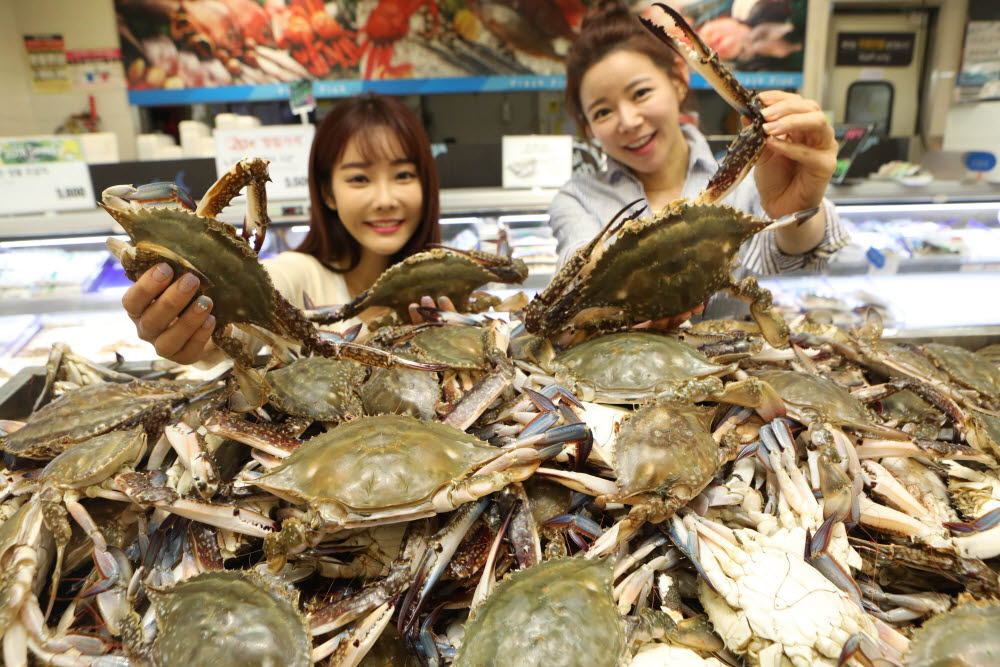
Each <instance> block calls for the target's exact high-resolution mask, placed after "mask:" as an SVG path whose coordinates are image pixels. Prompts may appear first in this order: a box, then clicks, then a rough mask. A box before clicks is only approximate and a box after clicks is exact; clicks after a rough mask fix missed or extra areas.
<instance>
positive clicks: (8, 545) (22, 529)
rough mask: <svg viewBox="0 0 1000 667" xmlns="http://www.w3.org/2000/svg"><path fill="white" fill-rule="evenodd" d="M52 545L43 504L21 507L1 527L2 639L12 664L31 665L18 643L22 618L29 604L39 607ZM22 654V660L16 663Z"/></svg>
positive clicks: (0, 620)
mask: <svg viewBox="0 0 1000 667" xmlns="http://www.w3.org/2000/svg"><path fill="white" fill-rule="evenodd" d="M52 546H53V539H52V535H51V533H50V532H49V530H48V528H47V527H46V526H45V522H44V520H43V518H42V506H41V504H40V503H25V504H23V505H21V507H20V508H19V509H18V510H17V511H16V512H15V513H14V514H13V515H11V516H10V518H8V519H7V520H6V521H4V522H3V523H2V524H0V558H2V559H3V563H4V567H3V570H2V573H0V638H2V639H3V655H4V658H5V660H7V661H10V664H25V665H26V664H28V663H27V657H26V654H27V648H26V646H25V645H24V641H23V636H22V639H21V641H20V642H18V634H21V635H23V634H24V632H25V628H24V627H23V624H22V621H21V619H20V618H19V616H20V613H21V610H22V608H23V607H25V606H26V605H32V604H34V605H36V606H37V604H38V600H37V599H36V598H35V595H36V594H37V593H38V592H39V591H40V589H41V586H42V582H43V580H44V572H45V571H46V569H47V567H48V565H49V564H50V563H51V560H50V559H51V557H52V555H53V548H52ZM39 615H41V612H39ZM19 631H20V632H19ZM19 654H20V655H21V656H22V659H21V660H16V656H18V655H19Z"/></svg>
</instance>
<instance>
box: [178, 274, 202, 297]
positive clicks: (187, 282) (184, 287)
mask: <svg viewBox="0 0 1000 667" xmlns="http://www.w3.org/2000/svg"><path fill="white" fill-rule="evenodd" d="M197 287H198V279H197V278H195V277H194V274H191V273H185V274H184V276H183V277H182V278H181V291H182V292H184V293H185V294H190V293H191V292H193V291H195V289H196V288H197Z"/></svg>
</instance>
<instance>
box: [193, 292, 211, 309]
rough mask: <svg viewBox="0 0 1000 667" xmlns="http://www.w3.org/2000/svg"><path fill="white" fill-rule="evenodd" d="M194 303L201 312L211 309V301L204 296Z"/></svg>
mask: <svg viewBox="0 0 1000 667" xmlns="http://www.w3.org/2000/svg"><path fill="white" fill-rule="evenodd" d="M194 303H195V305H196V306H197V307H198V308H200V309H201V310H208V309H209V308H211V307H212V300H211V299H209V298H208V297H207V296H205V295H204V294H202V295H201V296H199V297H198V298H197V299H195V301H194Z"/></svg>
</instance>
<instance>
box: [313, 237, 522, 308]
mask: <svg viewBox="0 0 1000 667" xmlns="http://www.w3.org/2000/svg"><path fill="white" fill-rule="evenodd" d="M527 277H528V267H527V265H526V264H525V263H524V262H523V261H521V260H520V259H514V258H512V257H507V256H504V255H494V254H492V253H489V252H484V251H481V250H464V251H463V250H455V249H452V248H445V247H437V248H432V249H430V250H426V251H424V252H420V253H417V254H415V255H412V256H410V257H407V258H406V259H404V260H403V261H402V262H399V263H397V264H394V265H393V266H391V267H389V268H388V269H387V270H386V271H384V272H383V273H382V275H381V276H379V278H378V280H376V281H375V284H374V285H372V286H371V287H370V288H368V289H367V290H365V291H364V292H362V293H361V294H359V295H358V296H357V297H355V298H354V300H352V301H351V302H350V303H347V304H345V305H343V306H341V307H339V308H337V309H335V310H334V311H332V312H327V313H322V314H317V315H316V316H314V317H313V318H312V319H313V321H316V322H319V323H320V324H328V323H331V322H339V321H341V320H345V319H347V318H350V317H354V316H355V315H357V314H358V313H360V312H361V311H363V310H364V309H366V308H368V307H370V306H385V307H388V308H392V309H393V310H394V311H395V312H396V315H397V316H398V317H400V318H401V319H403V320H404V321H407V320H409V316H408V312H409V310H408V308H409V305H410V304H411V303H415V302H419V301H420V298H421V297H424V296H430V297H433V298H434V300H435V301H436V300H437V299H438V298H440V297H442V296H447V297H450V298H451V300H452V302H454V304H455V306H456V307H457V308H458V310H459V311H469V310H485V309H486V308H488V307H489V306H491V305H495V304H494V302H493V301H492V300H490V299H488V298H486V297H485V295H482V294H479V293H474V291H475V290H476V289H478V288H480V287H482V286H483V285H485V284H486V283H490V282H502V283H509V284H519V283H521V282H524V279H525V278H527ZM471 296H475V297H476V298H475V300H474V302H473V301H470V297H471Z"/></svg>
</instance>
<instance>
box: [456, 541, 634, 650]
mask: <svg viewBox="0 0 1000 667" xmlns="http://www.w3.org/2000/svg"><path fill="white" fill-rule="evenodd" d="M614 566H615V560H614V559H613V558H603V559H596V558H595V559H586V558H556V559H551V560H548V561H545V562H544V563H541V564H539V565H534V566H532V567H529V568H527V569H524V570H518V571H517V572H514V573H513V574H512V575H510V577H508V578H507V579H506V580H504V581H503V582H501V583H500V584H499V585H498V586H497V587H496V590H494V591H493V593H492V594H491V595H490V596H489V597H488V598H486V600H485V601H484V602H483V603H482V604H481V605H479V606H478V607H476V608H475V609H474V610H473V612H472V615H471V616H470V618H469V621H468V622H467V623H466V626H465V635H464V636H463V638H462V646H461V647H460V648H459V649H458V654H457V655H456V656H455V662H454V664H455V665H456V667H462V666H464V665H470V666H471V665H475V666H476V667H488V666H490V665H519V666H522V667H528V666H529V665H539V666H541V665H546V666H548V665H583V664H586V665H593V666H595V667H600V666H603V665H607V666H608V667H611V666H612V665H617V664H619V661H620V660H621V659H622V657H623V656H624V654H625V650H626V641H625V623H624V620H623V619H622V617H621V615H620V614H619V613H618V607H617V605H616V604H615V601H614V598H613V597H612V584H613V583H614Z"/></svg>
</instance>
